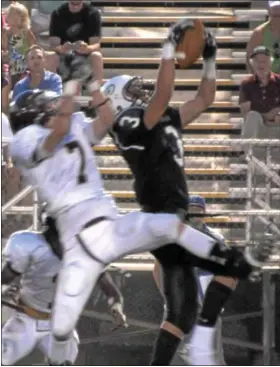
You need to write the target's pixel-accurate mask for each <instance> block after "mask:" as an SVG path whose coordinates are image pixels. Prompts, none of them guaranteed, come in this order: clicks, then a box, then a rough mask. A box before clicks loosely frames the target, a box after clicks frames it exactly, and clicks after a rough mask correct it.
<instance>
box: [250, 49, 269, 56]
mask: <svg viewBox="0 0 280 367" xmlns="http://www.w3.org/2000/svg"><path fill="white" fill-rule="evenodd" d="M259 54H263V55H266V56H270V52H269V49H268V48H267V47H265V46H257V47H255V48H254V50H253V52H252V53H251V55H250V58H252V57H254V56H256V55H259Z"/></svg>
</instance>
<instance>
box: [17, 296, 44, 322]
mask: <svg viewBox="0 0 280 367" xmlns="http://www.w3.org/2000/svg"><path fill="white" fill-rule="evenodd" d="M18 304H19V306H20V308H21V310H22V312H23V313H25V314H26V315H28V316H30V317H32V318H33V319H36V320H49V319H50V318H51V313H50V312H43V311H39V310H36V309H35V308H33V307H30V306H27V305H26V304H25V303H24V302H23V301H22V300H19V302H18Z"/></svg>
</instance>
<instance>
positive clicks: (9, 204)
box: [1, 186, 34, 215]
mask: <svg viewBox="0 0 280 367" xmlns="http://www.w3.org/2000/svg"><path fill="white" fill-rule="evenodd" d="M33 190H34V189H33V187H31V186H27V187H26V188H25V189H23V190H22V191H21V192H20V193H19V194H17V195H16V196H15V197H13V198H12V199H11V200H10V201H8V202H7V203H6V204H5V205H3V206H2V208H1V213H2V215H3V214H5V212H6V211H7V210H8V209H10V208H11V207H12V206H14V205H15V204H17V203H18V202H19V201H21V200H22V199H24V198H25V197H26V196H27V195H28V194H30V193H31V192H32V191H33Z"/></svg>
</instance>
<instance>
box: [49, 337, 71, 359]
mask: <svg viewBox="0 0 280 367" xmlns="http://www.w3.org/2000/svg"><path fill="white" fill-rule="evenodd" d="M68 348H69V340H65V341H58V340H56V339H55V338H54V337H52V338H51V345H50V353H49V359H50V361H51V363H52V364H53V365H54V366H56V365H58V366H59V365H62V363H64V362H65V361H66V360H67V356H68V355H69V351H68Z"/></svg>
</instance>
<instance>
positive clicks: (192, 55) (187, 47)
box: [176, 19, 205, 69]
mask: <svg viewBox="0 0 280 367" xmlns="http://www.w3.org/2000/svg"><path fill="white" fill-rule="evenodd" d="M204 46H205V29H204V25H203V23H202V21H201V20H200V19H194V28H189V29H187V30H186V32H185V34H184V36H183V37H182V40H181V42H180V43H179V44H178V46H177V48H176V52H177V53H184V54H185V57H184V58H177V63H178V64H179V67H180V69H186V68H188V67H189V66H190V65H192V64H193V63H194V62H196V61H197V59H198V58H199V57H200V56H201V54H202V51H203V49H204Z"/></svg>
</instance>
